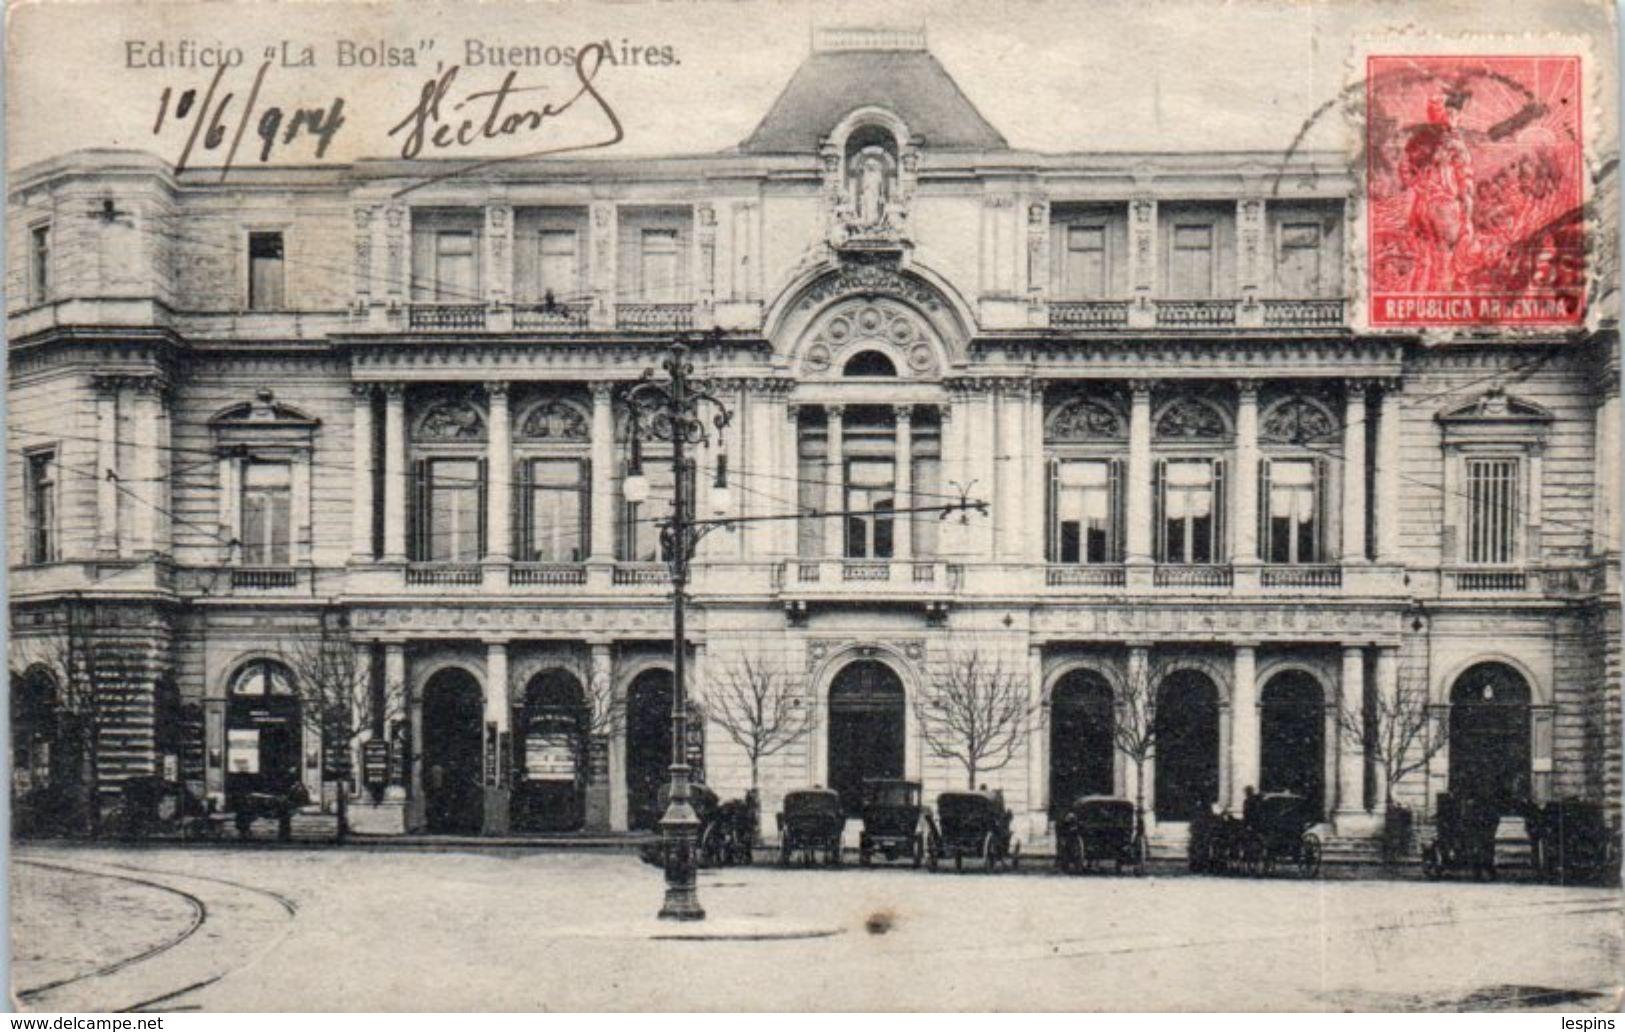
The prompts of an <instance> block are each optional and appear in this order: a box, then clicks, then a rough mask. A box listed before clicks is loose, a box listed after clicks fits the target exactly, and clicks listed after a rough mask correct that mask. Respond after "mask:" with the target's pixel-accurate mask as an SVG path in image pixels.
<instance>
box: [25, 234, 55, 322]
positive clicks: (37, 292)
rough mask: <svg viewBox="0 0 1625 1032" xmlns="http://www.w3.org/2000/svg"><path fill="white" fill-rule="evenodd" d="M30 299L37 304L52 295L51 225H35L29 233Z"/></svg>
mask: <svg viewBox="0 0 1625 1032" xmlns="http://www.w3.org/2000/svg"><path fill="white" fill-rule="evenodd" d="M28 273H29V276H28V299H29V300H30V301H32V302H34V303H35V304H39V303H40V302H42V301H44V300H46V299H47V298H49V297H50V296H51V227H50V225H49V224H48V223H47V224H46V225H43V226H35V227H34V228H33V230H32V231H30V233H29V252H28Z"/></svg>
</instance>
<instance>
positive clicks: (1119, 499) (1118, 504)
mask: <svg viewBox="0 0 1625 1032" xmlns="http://www.w3.org/2000/svg"><path fill="white" fill-rule="evenodd" d="M1108 468H1109V474H1108V475H1109V478H1110V479H1109V481H1108V483H1109V484H1110V489H1109V497H1108V500H1107V503H1108V504H1109V505H1110V506H1111V513H1112V544H1111V555H1110V556H1109V557H1108V558H1109V559H1110V560H1111V561H1112V562H1114V563H1120V562H1122V561H1123V536H1124V533H1125V532H1126V531H1127V529H1128V528H1127V527H1126V526H1125V524H1126V523H1127V522H1128V515H1127V510H1126V508H1125V506H1126V503H1127V493H1126V492H1125V491H1124V490H1123V479H1124V477H1123V474H1124V467H1123V460H1122V459H1113V460H1112V461H1111V465H1110V467H1108Z"/></svg>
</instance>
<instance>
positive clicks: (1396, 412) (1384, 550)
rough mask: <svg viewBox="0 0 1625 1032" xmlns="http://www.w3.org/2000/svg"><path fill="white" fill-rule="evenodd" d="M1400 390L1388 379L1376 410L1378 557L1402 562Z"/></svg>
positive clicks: (1399, 387) (1395, 383) (1387, 561)
mask: <svg viewBox="0 0 1625 1032" xmlns="http://www.w3.org/2000/svg"><path fill="white" fill-rule="evenodd" d="M1400 390H1401V381H1400V380H1398V379H1393V380H1388V381H1386V382H1385V383H1384V384H1383V385H1382V398H1381V400H1380V402H1379V404H1380V406H1381V408H1380V409H1379V410H1378V412H1377V498H1376V506H1375V508H1376V517H1377V556H1376V558H1377V561H1378V562H1383V563H1397V562H1399V561H1400V554H1399V551H1400V550H1399V526H1400V515H1401V514H1400V505H1401V502H1400V497H1401V488H1400V480H1399V473H1400V464H1401V463H1402V462H1403V461H1404V460H1403V459H1402V458H1401V457H1400V454H1399V447H1400V439H1401V438H1400V434H1401V428H1400V425H1399V421H1400Z"/></svg>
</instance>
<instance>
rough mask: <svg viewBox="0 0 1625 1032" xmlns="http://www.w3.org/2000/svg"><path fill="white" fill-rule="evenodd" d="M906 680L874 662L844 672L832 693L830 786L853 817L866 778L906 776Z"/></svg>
mask: <svg viewBox="0 0 1625 1032" xmlns="http://www.w3.org/2000/svg"><path fill="white" fill-rule="evenodd" d="M904 705H905V699H904V694H903V681H902V679H901V678H899V677H898V676H897V672H896V671H894V670H893V669H892V668H891V667H889V666H887V665H886V664H884V663H880V662H877V661H875V660H872V659H864V660H858V661H857V662H855V663H849V664H847V665H846V666H845V667H842V668H841V671H840V673H838V674H836V675H835V681H834V682H833V683H832V684H831V685H830V689H829V757H828V759H829V787H831V788H833V789H835V791H837V792H839V793H840V794H841V805H842V806H843V807H844V808H845V810H846V812H847V814H848V815H849V816H851V815H856V814H857V813H858V812H859V811H860V810H861V809H862V808H863V781H864V779H865V778H900V777H902V776H903V737H904V733H905V729H906V718H905V714H904V709H903V707H904Z"/></svg>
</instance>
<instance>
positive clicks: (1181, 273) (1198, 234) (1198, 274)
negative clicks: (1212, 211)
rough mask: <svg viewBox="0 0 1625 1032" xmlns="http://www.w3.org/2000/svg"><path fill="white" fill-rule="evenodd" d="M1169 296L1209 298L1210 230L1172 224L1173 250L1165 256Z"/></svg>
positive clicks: (1210, 283)
mask: <svg viewBox="0 0 1625 1032" xmlns="http://www.w3.org/2000/svg"><path fill="white" fill-rule="evenodd" d="M1168 291H1169V296H1170V297H1176V298H1201V297H1212V296H1213V227H1212V226H1211V225H1206V224H1203V225H1175V226H1174V239H1173V248H1172V250H1171V251H1170V253H1169V255H1168Z"/></svg>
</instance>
